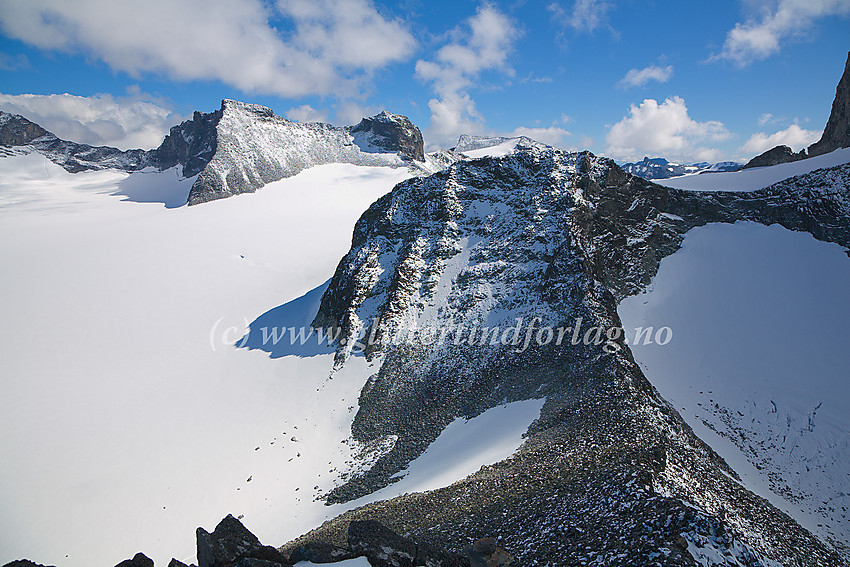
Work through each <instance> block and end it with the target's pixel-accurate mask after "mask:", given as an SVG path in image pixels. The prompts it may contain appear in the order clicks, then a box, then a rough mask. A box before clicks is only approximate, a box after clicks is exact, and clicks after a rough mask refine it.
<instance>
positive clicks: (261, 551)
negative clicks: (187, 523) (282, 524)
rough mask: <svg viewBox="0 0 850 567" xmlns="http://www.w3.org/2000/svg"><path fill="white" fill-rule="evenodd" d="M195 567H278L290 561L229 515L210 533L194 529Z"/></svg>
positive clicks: (201, 529)
mask: <svg viewBox="0 0 850 567" xmlns="http://www.w3.org/2000/svg"><path fill="white" fill-rule="evenodd" d="M196 535H197V540H198V567H227V566H232V565H238V566H240V567H280V566H281V565H289V562H288V561H287V560H286V559H285V558H284V557H283V555H281V554H280V552H279V551H278V550H277V549H275V548H274V547H270V546H267V545H263V544H261V543H260V540H259V539H257V536H255V535H254V534H252V533H251V532H249V531H248V530H247V529H246V528H245V526H243V525H242V522H240V521H239V520H237V519H236V518H234V517H233V516H232V515H228V516H227V517H226V518H224V519H223V520H222V521H221V522H219V524H218V525H217V526H216V527H215V530H214V531H213V532H212V533H208V532H207V531H206V530H204V529H203V528H198V530H197V534H196Z"/></svg>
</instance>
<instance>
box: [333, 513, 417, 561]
mask: <svg viewBox="0 0 850 567" xmlns="http://www.w3.org/2000/svg"><path fill="white" fill-rule="evenodd" d="M348 547H349V548H350V549H351V550H352V551H353V552H354V553H355V554H357V555H358V556H365V557H366V558H367V559H368V560H369V564H370V565H372V566H373V567H413V565H414V561H415V559H416V544H415V543H413V542H412V541H410V540H409V539H407V538H404V537H402V536H400V535H398V534H397V533H395V532H394V531H392V530H391V529H389V528H388V527H386V526H384V525H383V524H381V523H380V522H376V521H374V520H364V521H354V522H351V523H350V524H349V525H348Z"/></svg>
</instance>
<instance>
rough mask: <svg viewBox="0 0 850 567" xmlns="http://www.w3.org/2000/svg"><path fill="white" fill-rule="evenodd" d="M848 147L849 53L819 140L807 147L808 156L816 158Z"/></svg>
mask: <svg viewBox="0 0 850 567" xmlns="http://www.w3.org/2000/svg"><path fill="white" fill-rule="evenodd" d="M848 146H850V52H848V53H847V62H846V63H845V64H844V74H843V75H842V76H841V80H840V81H839V82H838V86H837V87H836V88H835V99H834V100H833V101H832V111H831V112H830V114H829V120H828V121H827V123H826V128H824V130H823V135H822V136H821V139H820V140H819V141H817V142H815V143H814V144H812V145H811V146H809V155H810V156H817V155H821V154H825V153H829V152H831V151H833V150H837V149H839V148H846V147H848Z"/></svg>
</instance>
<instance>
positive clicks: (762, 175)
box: [654, 148, 850, 191]
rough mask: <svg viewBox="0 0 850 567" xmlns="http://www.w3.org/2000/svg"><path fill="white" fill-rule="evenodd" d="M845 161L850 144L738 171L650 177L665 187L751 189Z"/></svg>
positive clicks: (719, 189) (849, 156)
mask: <svg viewBox="0 0 850 567" xmlns="http://www.w3.org/2000/svg"><path fill="white" fill-rule="evenodd" d="M848 162H850V148H845V149H842V150H835V151H834V152H831V153H828V154H824V155H821V156H817V157H813V158H808V159H804V160H801V161H795V162H793V163H781V164H779V165H772V166H769V167H756V168H753V169H743V170H741V171H732V172H720V173H706V174H702V175H685V176H682V177H674V178H672V179H656V180H654V181H655V183H658V184H659V185H664V186H665V187H673V188H675V189H691V190H694V191H753V190H756V189H762V188H764V187H767V186H769V185H772V184H774V183H777V182H778V181H782V180H783V179H787V178H789V177H794V176H795V175H803V174H805V173H809V172H810V171H814V170H816V169H822V168H826V167H834V166H836V165H841V164H843V163H848Z"/></svg>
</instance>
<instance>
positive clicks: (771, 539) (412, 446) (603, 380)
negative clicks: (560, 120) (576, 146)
mask: <svg viewBox="0 0 850 567" xmlns="http://www.w3.org/2000/svg"><path fill="white" fill-rule="evenodd" d="M488 211H492V214H487V212H488ZM848 219H850V166H842V167H838V168H833V169H831V170H821V171H817V172H813V173H812V174H809V175H807V176H802V177H800V178H795V179H792V180H788V181H786V182H783V183H780V184H777V185H775V186H773V187H771V188H768V189H765V190H762V191H756V192H752V193H729V192H718V193H696V192H688V191H679V190H674V189H669V188H665V187H660V186H658V185H654V184H652V183H650V182H647V181H645V180H643V179H640V178H637V177H633V176H631V175H628V174H626V173H625V172H623V171H622V170H621V169H620V168H619V167H617V166H616V165H615V164H614V163H613V162H611V161H609V160H605V159H600V158H596V157H595V156H592V155H591V154H588V153H584V154H565V153H563V152H560V151H558V150H552V149H549V150H538V149H535V148H528V149H524V150H521V151H518V152H517V153H516V154H514V155H511V156H508V157H505V158H500V159H491V158H485V159H481V160H475V161H471V162H461V163H458V164H456V165H454V166H452V167H451V168H449V169H448V170H446V171H444V172H442V173H438V174H435V175H433V176H431V177H428V178H425V179H412V180H408V181H406V182H404V183H401V184H399V185H398V186H397V187H396V188H395V189H394V190H393V192H392V193H390V194H388V195H387V196H385V197H383V198H381V199H380V200H378V201H377V202H376V203H375V204H374V205H373V206H372V207H371V208H370V209H369V210H368V211H367V212H366V213H365V214H364V215H363V216H362V217H361V219H360V221H358V223H357V226H356V227H355V231H354V236H353V241H352V249H351V251H350V252H349V254H348V255H347V256H346V257H345V258H343V260H342V261H341V262H340V264H339V267H338V268H337V272H336V274H335V276H334V278H333V280H332V281H331V284H330V286H329V287H328V290H327V291H326V293H325V296H324V297H323V299H322V305H321V308H320V311H319V315H318V316H317V318H316V321H315V324H316V326H324V327H327V326H340V327H342V330H343V336H346V337H348V338H351V337H354V336H357V335H358V334H359V333H362V332H363V331H364V329H365V330H366V331H369V330H370V329H368V325H369V322H370V321H372V320H373V318H374V317H380V323H381V324H380V328H379V329H378V331H377V332H376V334H375V336H376V337H377V338H378V343H377V344H376V345H374V346H372V347H371V348H370V349H369V350H368V351H367V355H368V356H371V357H373V358H377V359H378V360H380V361H381V365H380V367H379V370H378V372H377V373H376V374H375V375H374V376H372V377H371V378H370V379H369V381H368V383H367V385H366V386H365V387H364V388H363V390H362V392H361V397H360V408H359V411H358V414H357V415H356V417H355V421H354V424H353V427H352V431H353V434H354V436H355V438H356V439H358V440H360V441H362V442H364V443H366V444H369V443H370V442H377V441H379V440H381V439H386V437H387V436H388V435H397V436H398V439H397V441H396V442H395V445H394V446H393V448H392V450H390V451H389V452H388V453H386V454H385V455H384V456H383V457H381V458H380V459H379V460H378V461H377V463H376V464H375V466H373V467H372V469H371V470H369V471H368V472H366V473H365V474H364V475H362V476H360V477H358V478H355V479H352V480H350V481H349V482H347V483H346V484H344V485H342V486H341V487H339V488H337V489H336V490H335V491H333V492H332V493H331V494H330V495H329V497H328V500H329V501H330V502H339V501H346V500H350V499H354V498H357V497H359V496H362V495H364V494H366V493H369V492H371V491H373V490H375V489H376V488H379V487H381V486H385V485H386V484H388V483H390V482H392V477H393V476H394V475H396V474H397V473H398V472H399V471H400V470H401V469H402V468H403V467H404V466H405V465H406V464H407V463H408V462H409V461H410V460H411V459H413V458H415V457H416V456H418V455H419V454H421V453H422V451H423V450H424V449H425V448H426V447H427V446H428V444H430V443H431V442H432V441H433V440H434V439H435V438H436V436H437V435H438V434H439V432H440V431H441V430H442V429H443V428H444V427H445V426H446V425H447V424H448V423H450V422H451V421H452V420H453V419H454V418H456V417H461V416H462V417H472V416H474V415H477V414H479V413H481V412H482V411H484V410H486V409H487V408H489V407H493V406H495V405H499V404H501V403H504V402H508V401H515V400H522V399H529V398H537V397H542V396H545V397H546V398H547V402H546V404H545V405H544V408H543V411H542V413H541V417H540V418H539V420H538V421H537V422H536V424H535V425H533V426H532V428H531V430H530V431H529V435H528V438H527V440H526V443H525V444H524V445H523V447H522V449H521V450H520V452H519V453H518V454H517V455H516V456H514V457H513V458H511V459H508V460H506V461H504V462H502V463H499V464H497V465H493V466H492V467H485V468H484V469H482V470H481V471H480V472H479V473H477V474H475V475H473V476H472V477H470V478H468V479H466V480H464V481H461V482H459V483H457V484H455V485H452V486H450V487H447V488H444V489H440V490H437V491H435V492H432V493H428V494H425V495H421V494H416V495H407V496H402V497H399V498H395V499H393V500H390V501H388V502H383V503H376V504H370V505H368V506H366V507H364V508H362V509H359V510H355V511H352V512H350V513H347V514H344V515H343V516H341V517H339V518H337V519H335V520H332V521H330V522H328V523H326V524H325V525H324V526H322V527H321V528H319V529H317V530H316V531H314V532H312V533H310V534H307V535H306V536H305V537H304V538H301V539H300V540H297V541H296V542H293V543H292V544H290V545H302V544H304V543H305V542H325V543H328V544H339V542H340V541H341V538H342V537H343V534H344V533H345V532H346V530H347V527H346V526H347V525H348V522H350V521H352V520H362V519H376V520H378V521H380V522H381V523H382V524H384V525H386V526H388V527H389V528H390V529H393V530H394V531H396V532H398V533H402V534H410V535H412V536H415V537H416V538H421V539H422V540H423V541H426V542H429V543H432V544H434V545H437V546H440V547H442V548H444V549H448V550H455V551H457V550H459V549H461V548H462V546H463V545H464V538H466V537H469V536H471V537H483V536H484V535H494V536H497V537H500V538H502V539H503V540H504V541H505V542H506V545H507V547H508V548H509V549H511V550H512V552H514V551H516V555H517V558H518V560H520V561H521V562H522V563H523V564H528V565H534V564H541V565H542V564H547V563H549V562H552V561H555V562H556V563H559V564H569V563H575V564H578V563H579V562H582V561H589V560H592V559H594V558H595V557H594V556H601V557H603V560H605V561H616V558H617V557H628V558H629V561H631V562H633V564H649V563H650V562H651V559H652V558H653V557H658V556H660V557H662V558H664V562H665V564H682V565H689V564H693V563H692V561H693V560H692V559H691V558H690V555H689V554H688V553H685V549H686V548H687V547H688V542H691V543H694V542H697V541H698V542H701V543H700V544H694V545H699V546H701V545H703V544H706V542H709V543H710V545H713V546H715V547H716V549H718V550H720V552H725V553H728V554H729V555H730V556H731V557H734V558H735V561H737V563H734V562H733V563H732V564H741V565H760V564H765V560H766V559H770V560H774V561H780V562H791V563H794V564H799V565H840V564H844V563H843V562H842V559H841V558H840V557H839V556H838V555H837V554H836V553H835V551H834V550H832V549H830V547H829V546H828V545H825V544H823V543H821V542H820V541H819V540H817V539H816V538H814V537H813V536H812V535H811V534H809V533H808V532H807V531H806V530H805V529H803V528H801V527H800V526H799V525H797V524H796V523H795V522H794V521H793V520H791V519H790V518H788V517H787V516H785V515H784V514H783V513H782V512H780V511H779V510H777V509H775V508H774V507H773V506H772V505H770V504H769V503H767V502H766V501H764V500H763V499H761V498H760V497H758V496H755V495H753V494H752V493H750V492H749V491H747V490H746V489H744V488H743V487H742V486H741V485H740V484H739V483H738V482H737V481H736V480H735V478H736V475H735V473H734V472H733V471H731V470H730V469H729V467H728V466H727V465H726V464H725V463H724V462H723V461H722V459H720V458H719V457H718V456H717V455H716V454H715V453H714V452H713V451H712V450H711V449H710V448H709V447H708V446H707V445H705V444H704V443H703V442H702V441H701V440H699V439H698V438H697V437H696V436H695V435H694V434H693V432H692V431H691V430H690V428H689V427H688V426H687V424H686V423H685V422H684V421H683V420H682V419H681V417H680V416H679V415H678V414H677V413H676V411H675V410H674V409H673V408H672V407H670V406H669V404H667V403H666V402H665V401H664V400H663V399H661V397H660V396H659V395H658V393H657V392H656V391H655V390H654V388H653V387H652V386H651V384H650V383H649V382H648V381H647V379H646V377H645V376H644V375H643V374H642V372H641V370H640V368H639V367H638V366H637V364H636V363H635V362H634V360H633V358H632V356H631V352H630V350H629V349H628V347H627V345H625V344H623V343H622V341H620V342H619V343H618V345H619V350H616V352H605V351H604V350H603V349H601V348H600V346H599V345H583V344H581V343H580V344H578V345H572V344H564V345H563V346H559V347H556V346H555V345H554V344H550V345H545V346H537V345H535V344H534V343H532V345H531V348H529V349H528V350H527V351H525V352H523V353H522V354H517V353H516V352H512V347H510V346H508V347H505V346H502V345H490V344H487V345H474V346H470V345H466V344H462V345H455V344H453V343H452V342H451V341H448V344H447V343H443V344H442V345H438V346H426V345H423V344H421V343H420V344H410V343H401V344H398V345H395V344H393V343H392V341H390V340H389V337H391V336H392V334H393V332H394V330H397V329H399V328H401V327H402V326H403V324H404V322H405V321H406V320H409V319H410V318H411V317H416V316H421V317H425V318H427V317H432V319H430V321H431V324H434V325H435V326H437V327H448V326H449V325H452V324H455V325H457V324H458V323H463V322H470V321H472V320H474V319H476V318H482V320H487V321H488V323H490V324H492V314H493V313H499V312H500V311H501V312H504V313H510V316H509V317H508V316H506V317H505V321H507V320H509V319H510V318H511V317H514V316H526V317H531V316H532V315H533V314H538V315H540V316H541V317H543V319H544V321H545V322H543V323H541V324H542V325H551V326H555V327H556V326H560V325H565V324H567V325H568V324H569V323H571V322H572V319H573V318H574V317H577V316H581V317H582V318H583V319H584V321H585V326H583V327H582V330H584V329H586V328H588V327H590V326H592V325H599V326H601V327H603V328H606V329H607V328H611V327H617V326H619V319H618V316H617V310H616V306H617V302H618V300H619V299H621V298H622V297H625V296H627V295H631V294H634V293H637V292H639V291H640V290H642V289H643V288H644V287H645V286H646V285H647V284H648V283H649V282H650V281H651V279H652V277H653V276H654V275H655V273H656V272H657V269H658V265H659V262H660V260H661V259H662V258H663V257H665V256H667V255H669V254H672V253H673V252H675V250H677V249H678V247H679V245H680V243H681V240H682V238H683V235H684V234H685V233H686V232H687V231H688V230H690V229H691V228H693V227H696V226H701V225H704V224H707V223H709V222H735V221H737V220H752V221H756V222H762V223H766V224H772V223H779V224H782V225H783V226H785V227H787V228H789V229H792V230H806V231H809V232H811V233H812V234H813V235H814V236H815V237H816V238H819V239H821V240H827V241H831V242H837V243H839V244H841V245H842V246H845V247H847V246H850V220H848ZM444 276H446V277H447V278H448V279H443V278H444ZM445 286H448V288H449V290H448V291H447V292H446V291H445ZM494 290H495V291H494ZM441 294H442V295H441ZM446 294H447V295H446ZM488 314H489V315H488ZM485 316H491V318H490V319H484V317H485ZM497 319H498V318H497ZM503 322H504V321H497V323H503ZM503 328H504V327H503ZM349 344H350V343H349ZM346 356H347V353H346V351H345V350H344V348H343V349H341V350H340V351H338V362H340V363H341V362H342V361H343V360H344V359H345V358H346ZM612 495H615V496H614V497H613V498H612ZM683 542H684V543H683ZM712 542H713V543H712ZM836 543H837V542H836ZM290 545H288V546H286V548H287V549H289V547H290ZM589 550H590V551H592V553H590V551H589ZM621 554H625V555H621ZM659 554H660V555H659Z"/></svg>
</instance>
